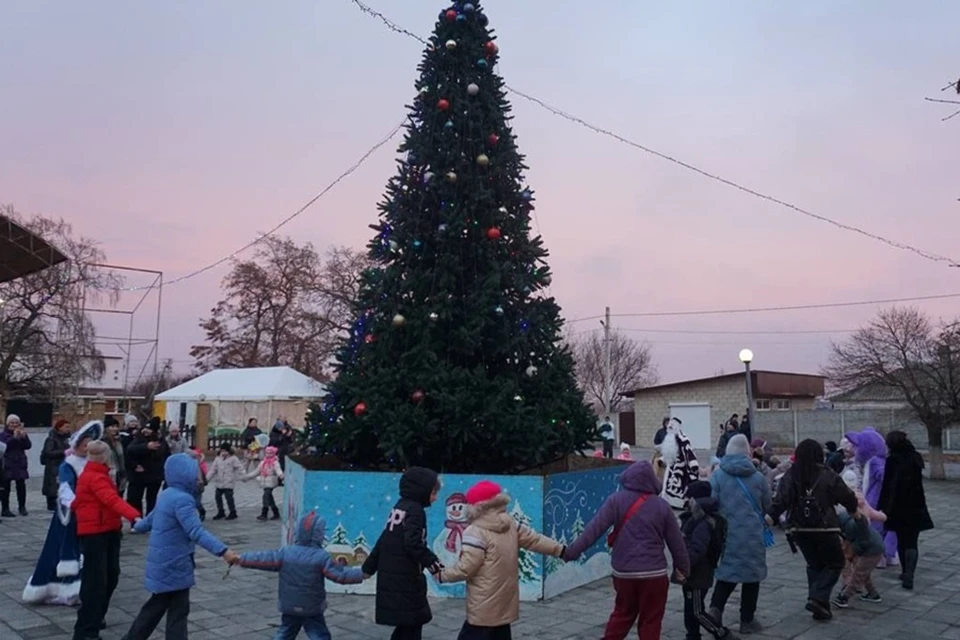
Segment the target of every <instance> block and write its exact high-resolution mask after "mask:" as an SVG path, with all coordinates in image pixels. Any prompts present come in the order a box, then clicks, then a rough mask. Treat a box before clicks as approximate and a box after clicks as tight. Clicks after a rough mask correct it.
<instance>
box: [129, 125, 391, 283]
mask: <svg viewBox="0 0 960 640" xmlns="http://www.w3.org/2000/svg"><path fill="white" fill-rule="evenodd" d="M406 121H407V118H406V116H405V117H404V118H403V120H401V121H400V123H399V124H397V125H396V126H395V127H393V129H391V130H390V133H389V134H387V135H386V136H385V137H384V138H382V139H381V140H380V141H379V142H377V143H376V144H375V145H373V146H372V147H370V148H369V149H367V151H366V153H364V154H363V155H362V156H360V159H359V160H357V161H356V162H354V163H353V164H352V165H350V166H349V167H347V169H346V170H345V171H344V172H343V173H341V174H340V175H339V176H337V177H336V178H335V179H334V180H333V182H331V183H330V184H328V185H327V186H326V187H324V188H323V189H322V190H320V192H319V193H317V195H315V196H313V197H312V198H310V200H308V201H307V202H306V204H304V205H303V206H302V207H300V208H299V209H297V210H296V211H294V212H293V213H291V214H290V215H289V216H287V217H286V218H284V219H283V220H281V221H280V222H278V223H277V224H276V225H274V226H273V227H272V228H271V229H270V230H269V231H267V232H266V233H262V234H260V235H258V236H257V237H256V238H254V239H253V240H251V241H250V242H248V243H247V244H245V245H243V246H242V247H240V248H239V249H237V250H236V251H234V252H233V253H231V254H229V255H226V256H224V257H222V258H220V259H219V260H217V261H215V262H211V263H210V264H208V265H207V266H205V267H201V268H199V269H195V270H194V271H191V272H189V273H185V274H184V275H182V276H178V277H176V278H173V279H172V280H165V281H163V283H162V284H163V286H170V285H172V284H178V283H180V282H183V281H184V280H189V279H191V278H195V277H196V276H199V275H200V274H202V273H206V272H207V271H210V270H211V269H216V268H217V267H219V266H220V265H222V264H223V263H225V262H229V261H230V260H233V259H234V258H236V257H237V256H238V255H240V254H241V253H243V252H244V251H246V250H247V249H249V248H251V247H253V246H256V245H257V244H259V243H261V242H263V241H264V240H265V239H266V238H268V237H270V236H272V235H273V234H274V233H276V232H277V231H279V230H280V229H281V228H283V227H284V226H285V225H287V224H288V223H290V222H291V221H292V220H293V219H295V218H296V217H298V216H299V215H300V214H302V213H303V212H304V211H306V210H307V209H309V208H310V207H312V206H313V205H314V204H315V203H316V202H317V201H318V200H320V198H322V197H324V196H325V195H327V194H328V193H329V192H330V191H332V190H333V188H334V187H336V186H337V185H338V184H340V183H341V182H343V181H344V180H346V179H347V178H348V177H350V176H351V175H352V174H353V173H354V172H356V170H357V169H359V168H360V167H361V166H362V165H363V163H364V162H366V161H367V160H368V159H369V158H370V156H372V155H373V154H374V153H376V152H377V151H378V150H379V149H380V148H381V147H383V146H384V145H385V144H387V143H388V142H390V140H392V139H393V138H394V136H396V135H397V133H399V132H400V130H401V129H402V128H403V125H404V124H406ZM159 286H160V285H159V284H152V285H147V286H142V287H129V288H126V289H121V291H146V290H147V289H155V288H157V287H159Z"/></svg>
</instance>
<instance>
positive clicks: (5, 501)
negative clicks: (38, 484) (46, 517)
mask: <svg viewBox="0 0 960 640" xmlns="http://www.w3.org/2000/svg"><path fill="white" fill-rule="evenodd" d="M0 442H3V443H4V444H5V445H7V447H6V451H4V454H3V463H4V467H5V470H6V473H5V474H4V479H3V486H2V487H0V515H2V516H3V517H4V518H13V517H14V514H13V512H12V511H10V487H11V484H15V485H16V487H17V507H18V508H19V511H20V515H22V516H25V515H27V478H29V477H30V473H29V471H28V470H27V449H29V448H30V447H32V446H33V443H32V442H30V436H29V435H28V434H27V431H26V429H24V428H23V424H22V423H21V422H20V417H19V416H18V415H17V414H15V413H11V414H10V415H8V416H7V423H6V427H5V428H4V429H3V431H0Z"/></svg>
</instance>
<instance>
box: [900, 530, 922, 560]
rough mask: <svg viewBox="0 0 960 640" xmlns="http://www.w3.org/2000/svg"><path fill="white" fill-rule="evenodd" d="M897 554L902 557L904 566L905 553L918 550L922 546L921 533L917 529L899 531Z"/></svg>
mask: <svg viewBox="0 0 960 640" xmlns="http://www.w3.org/2000/svg"><path fill="white" fill-rule="evenodd" d="M896 534H897V552H898V554H899V555H900V564H903V552H904V551H909V550H911V549H914V550H916V549H918V548H919V546H920V531H919V530H917V529H898V530H897V531H896Z"/></svg>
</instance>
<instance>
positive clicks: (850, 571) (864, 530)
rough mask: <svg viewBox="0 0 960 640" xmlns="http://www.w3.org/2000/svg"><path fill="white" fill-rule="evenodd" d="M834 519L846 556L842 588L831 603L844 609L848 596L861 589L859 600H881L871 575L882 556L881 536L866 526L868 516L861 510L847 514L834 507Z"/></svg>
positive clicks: (868, 522)
mask: <svg viewBox="0 0 960 640" xmlns="http://www.w3.org/2000/svg"><path fill="white" fill-rule="evenodd" d="M837 519H838V520H839V521H840V535H842V536H843V540H844V542H845V543H846V544H844V550H845V552H846V553H847V555H848V557H847V564H846V565H845V566H844V568H843V576H842V578H843V588H842V589H840V593H838V594H837V595H836V596H834V598H833V604H834V606H836V607H837V608H839V609H846V608H847V607H848V606H850V598H851V597H853V596H854V595H856V594H857V593H858V592H862V593H861V595H860V599H861V600H863V601H864V602H873V603H879V602H883V598H881V597H880V593H879V592H878V591H877V588H876V587H875V586H874V584H873V579H872V577H871V574H872V573H873V570H874V569H875V568H876V567H877V565H878V564H879V563H880V559H881V558H883V552H884V545H883V537H882V536H881V535H880V532H879V531H877V530H876V529H874V528H873V527H871V526H870V520H869V518H867V517H866V516H865V515H863V514H862V513H859V512H858V513H857V514H856V515H855V516H851V515H850V514H849V513H847V511H846V510H845V509H843V508H838V509H837Z"/></svg>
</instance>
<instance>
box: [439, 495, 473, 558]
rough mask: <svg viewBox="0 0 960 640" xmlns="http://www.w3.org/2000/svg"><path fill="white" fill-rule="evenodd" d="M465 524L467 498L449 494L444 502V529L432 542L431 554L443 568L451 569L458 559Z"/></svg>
mask: <svg viewBox="0 0 960 640" xmlns="http://www.w3.org/2000/svg"><path fill="white" fill-rule="evenodd" d="M467 524H468V523H467V496H465V495H464V494H462V493H454V494H451V495H450V497H449V498H447V502H446V515H445V517H444V522H443V526H444V528H443V530H442V531H441V532H440V535H439V536H437V538H436V540H434V542H433V552H434V553H435V554H437V557H438V558H440V562H442V563H443V564H444V566H447V567H452V566H453V565H455V564H456V563H457V560H459V559H460V543H461V541H462V540H463V531H464V529H466V528H467Z"/></svg>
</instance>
